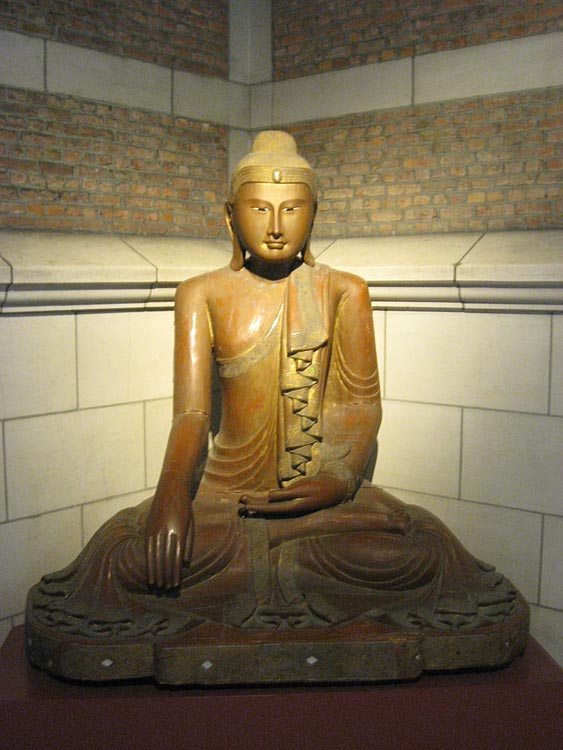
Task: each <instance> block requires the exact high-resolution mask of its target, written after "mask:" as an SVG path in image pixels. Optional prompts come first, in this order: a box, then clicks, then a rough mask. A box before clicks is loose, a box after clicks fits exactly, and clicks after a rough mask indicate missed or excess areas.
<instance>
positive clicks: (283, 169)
mask: <svg viewBox="0 0 563 750" xmlns="http://www.w3.org/2000/svg"><path fill="white" fill-rule="evenodd" d="M245 182H273V183H288V182H303V183H305V184H306V185H309V187H310V188H311V192H312V193H313V197H314V198H316V194H317V185H316V181H315V175H314V172H313V169H312V167H311V165H310V164H309V162H308V161H307V160H306V159H304V158H303V157H302V156H300V155H299V154H298V153H297V144H296V142H295V138H294V137H293V136H292V135H290V134H289V133H286V132H285V131H283V130H264V131H263V132H261V133H258V135H257V136H256V138H255V139H254V142H253V144H252V149H251V151H250V153H248V154H247V155H246V156H243V158H242V159H241V160H240V161H239V163H238V164H237V165H236V167H235V170H234V172H233V176H232V179H231V190H230V195H229V199H230V200H233V198H234V196H235V193H236V192H237V190H238V189H239V187H240V186H241V185H243V184H244V183H245Z"/></svg>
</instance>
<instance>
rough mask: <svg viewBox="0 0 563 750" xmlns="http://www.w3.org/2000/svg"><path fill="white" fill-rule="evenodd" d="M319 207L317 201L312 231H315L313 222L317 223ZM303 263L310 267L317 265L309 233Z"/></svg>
mask: <svg viewBox="0 0 563 750" xmlns="http://www.w3.org/2000/svg"><path fill="white" fill-rule="evenodd" d="M317 206H318V203H317V201H315V205H314V206H313V221H312V222H311V231H313V222H314V221H315V216H316V215H317ZM303 263H306V264H307V265H308V266H314V265H315V256H314V255H313V253H312V252H311V232H309V236H308V237H307V242H306V243H305V247H304V248H303Z"/></svg>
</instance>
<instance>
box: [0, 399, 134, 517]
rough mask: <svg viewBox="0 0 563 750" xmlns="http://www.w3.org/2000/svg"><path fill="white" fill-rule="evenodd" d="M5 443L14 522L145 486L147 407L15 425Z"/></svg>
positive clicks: (9, 425)
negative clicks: (144, 411)
mask: <svg viewBox="0 0 563 750" xmlns="http://www.w3.org/2000/svg"><path fill="white" fill-rule="evenodd" d="M5 440H6V445H5V451H6V473H7V487H8V511H9V516H10V518H11V519H15V518H22V517H24V516H31V515H35V514H37V513H45V512H46V511H51V510H55V509H57V508H64V507H67V506H69V505H77V504H79V503H84V502H88V501H90V500H96V499H99V498H104V497H111V496H113V495H120V494H124V493H125V492H132V491H134V490H138V489H140V488H142V487H143V486H144V480H145V476H144V444H143V443H144V441H143V406H142V404H129V405H125V406H113V407H107V408H103V409H87V410H84V411H78V412H68V413H63V414H54V415H49V416H44V417H32V418H29V419H21V420H13V421H10V422H8V423H7V424H6V429H5Z"/></svg>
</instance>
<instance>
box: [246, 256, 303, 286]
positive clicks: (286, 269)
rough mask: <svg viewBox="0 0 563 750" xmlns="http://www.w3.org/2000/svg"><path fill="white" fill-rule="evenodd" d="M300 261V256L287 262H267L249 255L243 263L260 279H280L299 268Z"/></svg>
mask: <svg viewBox="0 0 563 750" xmlns="http://www.w3.org/2000/svg"><path fill="white" fill-rule="evenodd" d="M302 262H303V261H302V260H301V258H294V259H293V260H291V261H290V262H289V263H268V262H267V261H263V260H261V259H260V258H255V257H250V258H247V259H246V260H245V263H244V265H245V267H246V268H247V269H248V270H249V271H250V273H253V274H255V275H256V276H260V277H261V278H262V279H268V280H269V281H280V280H281V279H286V278H287V277H288V276H289V274H290V273H291V272H292V271H294V270H295V269H296V268H299V266H300V265H301V263H302Z"/></svg>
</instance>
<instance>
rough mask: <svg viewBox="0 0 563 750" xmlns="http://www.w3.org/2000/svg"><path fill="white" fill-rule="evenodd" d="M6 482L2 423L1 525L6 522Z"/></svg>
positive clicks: (1, 426)
mask: <svg viewBox="0 0 563 750" xmlns="http://www.w3.org/2000/svg"><path fill="white" fill-rule="evenodd" d="M6 516H7V514H6V482H5V475H4V429H3V424H2V422H0V523H2V522H3V521H5V520H6Z"/></svg>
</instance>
